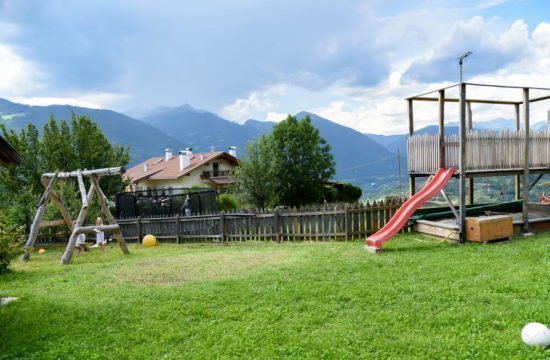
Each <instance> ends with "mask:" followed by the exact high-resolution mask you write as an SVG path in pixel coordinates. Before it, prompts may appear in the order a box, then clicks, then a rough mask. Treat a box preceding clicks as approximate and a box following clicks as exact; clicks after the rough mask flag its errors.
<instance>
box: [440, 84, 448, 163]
mask: <svg viewBox="0 0 550 360" xmlns="http://www.w3.org/2000/svg"><path fill="white" fill-rule="evenodd" d="M439 167H440V168H443V169H445V168H446V167H445V90H439Z"/></svg>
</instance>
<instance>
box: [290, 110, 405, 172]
mask: <svg viewBox="0 0 550 360" xmlns="http://www.w3.org/2000/svg"><path fill="white" fill-rule="evenodd" d="M308 115H309V117H310V118H311V123H312V124H313V126H315V127H316V128H317V129H319V133H320V135H321V136H322V137H323V138H325V139H326V140H327V142H328V143H329V144H330V145H331V148H332V154H333V155H334V158H335V160H336V176H335V178H336V179H344V180H348V181H352V182H354V181H355V182H361V181H364V180H365V179H366V178H369V177H375V176H390V175H396V174H397V173H398V167H397V157H396V156H395V155H394V154H392V153H391V152H390V151H388V150H387V149H385V148H384V147H383V146H381V145H380V144H378V143H377V142H375V141H374V140H372V139H371V138H369V137H368V136H366V135H364V134H362V133H360V132H358V131H355V130H353V129H351V128H348V127H345V126H342V125H339V124H336V123H334V122H332V121H330V120H327V119H325V118H322V117H320V116H318V115H315V114H311V113H308V112H301V113H298V114H296V116H297V117H298V119H303V118H304V117H306V116H308ZM402 160H403V161H404V159H402ZM402 164H405V162H402Z"/></svg>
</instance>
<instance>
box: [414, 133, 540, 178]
mask: <svg viewBox="0 0 550 360" xmlns="http://www.w3.org/2000/svg"><path fill="white" fill-rule="evenodd" d="M524 142H525V131H524V130H521V131H498V132H497V131H490V130H484V131H470V132H468V133H467V135H466V159H465V160H466V165H465V166H466V171H484V170H486V171H499V170H502V171H509V170H521V169H522V168H523V146H524ZM444 145H445V165H446V167H447V168H448V167H454V168H457V169H458V161H459V158H458V156H459V138H458V135H451V136H445V143H444ZM408 151H409V156H408V166H409V172H410V173H435V172H436V171H437V169H438V167H439V163H440V162H439V156H440V155H439V137H438V135H432V134H423V135H414V136H412V137H411V138H409V142H408ZM529 154H530V156H529V168H530V169H550V131H530V136H529Z"/></svg>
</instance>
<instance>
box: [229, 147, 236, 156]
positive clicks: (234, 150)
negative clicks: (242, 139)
mask: <svg viewBox="0 0 550 360" xmlns="http://www.w3.org/2000/svg"><path fill="white" fill-rule="evenodd" d="M229 155H231V156H233V157H237V147H236V146H230V147H229Z"/></svg>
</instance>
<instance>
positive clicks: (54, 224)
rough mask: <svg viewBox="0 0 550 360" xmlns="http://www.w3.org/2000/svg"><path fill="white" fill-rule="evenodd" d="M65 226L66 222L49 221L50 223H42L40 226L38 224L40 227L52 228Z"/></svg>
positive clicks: (61, 220)
mask: <svg viewBox="0 0 550 360" xmlns="http://www.w3.org/2000/svg"><path fill="white" fill-rule="evenodd" d="M61 225H65V220H63V219H60V220H49V221H41V222H40V224H38V227H41V228H43V227H52V226H61Z"/></svg>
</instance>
